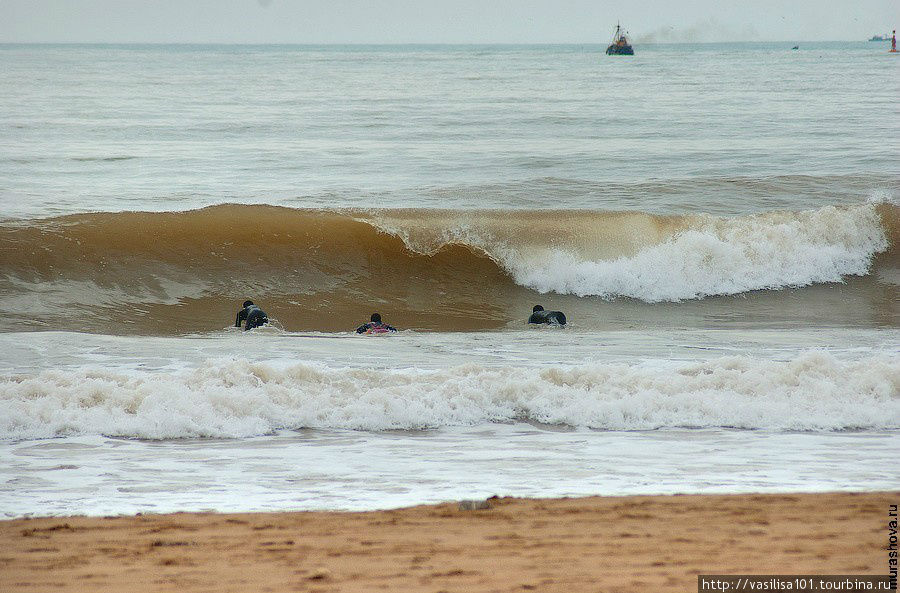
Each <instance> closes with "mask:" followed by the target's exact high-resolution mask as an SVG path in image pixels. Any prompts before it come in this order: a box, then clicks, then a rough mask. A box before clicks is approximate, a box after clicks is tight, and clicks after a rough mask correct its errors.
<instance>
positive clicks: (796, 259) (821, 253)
mask: <svg viewBox="0 0 900 593" xmlns="http://www.w3.org/2000/svg"><path fill="white" fill-rule="evenodd" d="M888 246H889V242H888V239H887V237H886V236H885V232H884V229H883V228H882V227H881V224H880V218H879V216H878V213H877V212H876V209H875V203H868V204H864V205H860V206H854V207H849V208H841V207H833V206H829V207H825V208H821V209H818V210H812V211H805V212H769V213H765V214H759V215H751V216H742V217H738V218H718V217H713V216H703V217H698V223H697V224H696V225H693V226H692V228H689V229H688V230H684V231H682V232H679V233H677V234H676V235H674V236H673V237H671V238H670V239H668V240H666V241H664V242H662V243H658V244H653V245H649V246H647V247H646V248H644V249H642V250H641V251H639V252H638V253H636V254H635V255H632V256H623V257H620V258H618V259H604V260H597V259H592V258H586V257H584V256H583V255H582V254H581V253H578V252H573V251H571V250H567V249H550V250H547V251H546V252H544V253H541V254H540V255H539V256H538V257H534V256H529V257H522V256H520V255H519V254H517V253H515V252H514V251H506V252H505V253H504V255H503V257H502V258H501V261H502V263H503V265H504V266H505V267H507V269H509V270H510V272H511V273H512V275H513V277H514V278H515V280H516V282H517V283H519V284H521V285H524V286H527V287H529V288H533V289H535V290H538V291H540V292H556V293H561V294H575V295H578V296H587V295H597V296H603V297H607V298H612V297H617V296H627V297H632V298H636V299H640V300H643V301H647V302H659V301H678V300H683V299H693V298H700V297H704V296H710V295H730V294H738V293H741V292H747V291H752V290H763V289H781V288H788V287H798V286H807V285H810V284H815V283H822V282H841V281H842V280H843V278H844V277H845V276H848V275H865V274H866V273H868V271H869V268H870V266H871V264H872V258H873V256H874V255H875V254H876V253H879V252H881V251H884V250H885V249H887V248H888Z"/></svg>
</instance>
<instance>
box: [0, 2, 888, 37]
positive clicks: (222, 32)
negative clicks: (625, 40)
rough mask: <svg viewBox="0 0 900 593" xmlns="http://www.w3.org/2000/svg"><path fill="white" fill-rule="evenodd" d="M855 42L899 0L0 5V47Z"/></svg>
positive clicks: (877, 26)
mask: <svg viewBox="0 0 900 593" xmlns="http://www.w3.org/2000/svg"><path fill="white" fill-rule="evenodd" d="M617 20H620V21H621V22H622V24H623V25H625V26H626V27H627V28H628V29H629V30H630V31H631V33H632V35H633V36H634V37H635V39H636V40H637V41H639V42H640V41H645V42H646V41H729V40H735V41H737V40H749V41H753V40H761V41H767V40H798V41H801V40H802V41H813V40H844V39H846V40H863V39H867V38H868V37H870V36H871V35H873V34H875V33H885V32H889V31H890V30H891V29H893V28H896V26H897V24H898V22H900V1H898V0H855V1H854V0H845V1H834V0H832V1H824V0H746V1H744V2H741V1H739V0H694V1H693V2H677V1H663V0H647V1H643V2H641V1H636V0H630V1H625V0H621V1H619V2H613V1H604V0H447V1H434V0H418V1H416V0H369V1H366V0H319V1H312V0H0V42H4V43H15V42H85V43H91V42H111V43H604V42H606V41H608V38H609V37H610V35H611V31H612V28H613V27H614V26H615V23H616V21H617Z"/></svg>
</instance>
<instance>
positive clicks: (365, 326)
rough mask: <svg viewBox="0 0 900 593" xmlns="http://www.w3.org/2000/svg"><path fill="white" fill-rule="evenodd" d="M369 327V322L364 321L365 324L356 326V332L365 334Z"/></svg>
mask: <svg viewBox="0 0 900 593" xmlns="http://www.w3.org/2000/svg"><path fill="white" fill-rule="evenodd" d="M367 329H369V324H368V323H364V324H363V325H360V326H359V327H357V328H356V333H358V334H364V333H366V330H367Z"/></svg>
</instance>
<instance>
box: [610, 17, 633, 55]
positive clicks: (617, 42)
mask: <svg viewBox="0 0 900 593" xmlns="http://www.w3.org/2000/svg"><path fill="white" fill-rule="evenodd" d="M606 55H608V56H633V55H634V48H632V47H631V44H630V43H628V37H627V36H626V34H625V31H624V30H622V27H621V26H620V25H619V24H618V23H616V33H615V35H613V39H612V43H610V44H609V47H607V48H606Z"/></svg>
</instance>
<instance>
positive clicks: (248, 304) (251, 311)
mask: <svg viewBox="0 0 900 593" xmlns="http://www.w3.org/2000/svg"><path fill="white" fill-rule="evenodd" d="M245 320H246V322H247V323H246V325H244V330H245V331H246V330H248V329H253V328H254V327H259V326H261V325H265V324H267V323H269V317H268V316H267V315H266V312H265V311H263V310H262V309H260V308H259V307H257V306H256V305H254V304H253V301H244V308H243V309H241V310H240V311H238V313H237V318H236V319H235V320H234V327H241V322H242V321H245Z"/></svg>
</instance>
